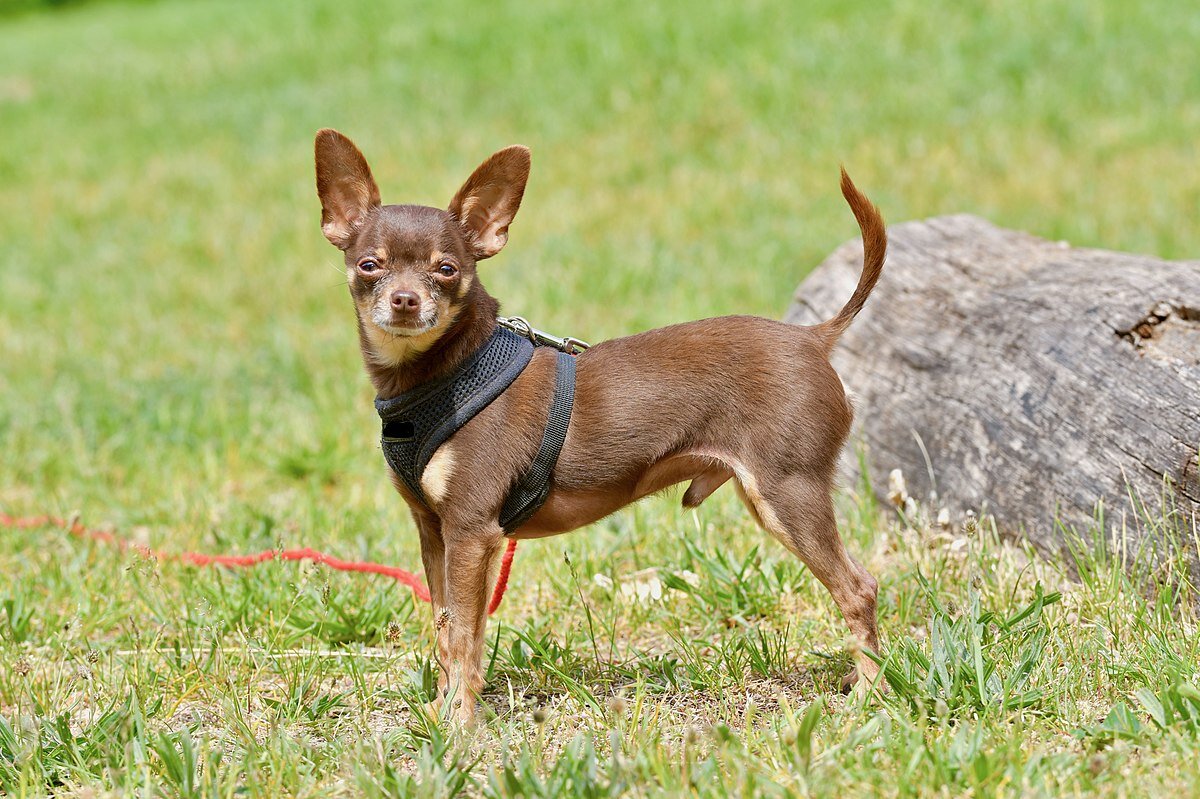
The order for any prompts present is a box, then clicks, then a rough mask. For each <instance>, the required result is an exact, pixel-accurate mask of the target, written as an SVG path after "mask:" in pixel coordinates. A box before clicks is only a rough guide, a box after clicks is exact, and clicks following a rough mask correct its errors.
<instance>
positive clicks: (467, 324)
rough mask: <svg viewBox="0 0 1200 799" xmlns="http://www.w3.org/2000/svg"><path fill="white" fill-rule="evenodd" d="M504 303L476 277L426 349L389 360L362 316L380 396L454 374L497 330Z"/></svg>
mask: <svg viewBox="0 0 1200 799" xmlns="http://www.w3.org/2000/svg"><path fill="white" fill-rule="evenodd" d="M499 310H500V303H499V302H498V301H497V300H496V299H495V298H494V297H492V296H491V295H490V294H488V293H487V291H485V290H484V288H483V286H481V285H479V282H478V281H476V282H475V285H474V286H472V287H471V290H470V295H469V296H468V297H466V298H465V302H464V304H463V306H462V308H461V310H460V311H459V312H458V315H457V316H456V317H455V318H454V320H453V321H452V322H451V323H450V325H449V326H448V327H447V328H446V329H445V331H443V332H442V333H441V335H439V336H438V337H437V338H436V339H435V340H434V341H433V342H432V343H431V344H429V345H428V346H427V347H425V348H424V349H418V348H417V347H414V348H413V351H412V352H411V354H410V355H409V356H408V357H406V358H405V359H404V360H402V361H400V362H398V363H387V362H385V361H383V360H382V359H381V358H380V355H379V353H377V352H376V351H375V349H374V345H373V344H372V342H371V341H370V339H369V338H368V336H367V333H366V331H365V330H364V328H363V324H364V323H363V321H362V319H359V320H358V338H359V344H360V346H361V347H362V353H363V363H364V364H365V365H366V367H367V375H368V376H369V377H370V379H371V384H372V385H373V386H375V393H376V395H377V396H378V397H379V398H380V399H391V398H392V397H395V396H398V395H400V394H403V393H404V392H405V391H408V390H410V389H413V388H416V387H417V386H419V385H421V384H422V383H426V382H428V381H430V380H436V379H437V378H439V377H442V376H444V375H447V374H450V373H451V372H453V371H454V370H455V369H457V368H458V367H459V365H461V364H462V363H463V362H464V361H465V360H467V358H470V357H471V356H472V355H473V354H474V353H475V352H476V351H477V350H478V349H479V348H480V347H482V346H483V345H484V344H486V343H487V340H488V339H489V338H491V336H492V333H493V332H495V330H496V313H497V311H499Z"/></svg>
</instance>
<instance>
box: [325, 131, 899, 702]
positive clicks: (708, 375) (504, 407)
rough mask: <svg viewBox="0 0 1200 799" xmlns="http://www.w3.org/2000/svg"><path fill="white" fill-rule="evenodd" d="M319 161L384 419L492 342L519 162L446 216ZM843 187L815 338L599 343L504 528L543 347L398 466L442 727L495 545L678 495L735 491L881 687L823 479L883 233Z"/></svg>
mask: <svg viewBox="0 0 1200 799" xmlns="http://www.w3.org/2000/svg"><path fill="white" fill-rule="evenodd" d="M315 149H316V177H317V194H318V196H319V197H320V200H321V209H322V210H321V229H322V231H323V233H324V235H325V237H326V238H327V239H328V240H329V241H330V242H331V243H332V244H333V245H334V246H335V247H337V248H338V249H339V250H341V251H342V253H343V256H344V260H345V265H346V277H347V281H348V283H349V287H350V294H351V297H352V298H353V300H354V306H355V309H356V312H357V322H358V336H359V341H360V344H361V348H362V355H363V360H364V363H365V365H366V370H367V373H368V375H369V377H370V380H371V383H372V384H373V385H374V388H375V390H376V392H377V394H378V397H379V400H377V404H378V403H379V402H386V401H388V400H389V399H390V398H395V397H400V396H410V395H412V394H413V393H414V392H416V393H420V392H421V391H422V390H424V388H423V387H425V386H431V385H437V384H438V383H439V381H443V382H444V381H446V380H447V379H449V376H452V375H454V374H456V370H460V369H462V368H463V365H464V364H465V363H467V362H469V361H470V359H471V358H472V357H473V356H474V355H475V354H476V353H477V352H480V351H481V348H484V347H485V345H486V344H487V343H488V342H489V341H490V340H491V339H492V337H493V336H494V335H495V334H496V331H497V327H496V326H497V311H498V310H499V304H498V302H497V301H496V300H495V299H494V298H493V297H492V296H491V295H490V294H488V292H487V290H486V289H485V288H484V286H483V283H482V282H481V280H480V277H479V273H478V271H477V270H478V264H479V262H480V261H483V260H484V259H486V258H490V257H492V256H494V255H496V254H497V253H499V252H500V251H501V250H502V249H503V248H504V245H505V244H506V243H507V242H508V232H509V226H510V225H511V224H512V222H513V219H514V217H515V216H516V213H517V209H518V208H519V207H520V204H521V199H522V197H523V195H524V192H525V185H526V181H527V179H528V177H529V168H530V152H529V150H528V149H527V148H525V147H522V146H519V145H514V146H511V147H506V148H504V149H502V150H500V151H498V152H496V153H495V154H493V155H492V156H491V157H490V158H488V159H487V160H486V161H484V162H483V163H482V164H481V165H480V166H479V167H478V168H477V169H476V170H475V171H474V173H472V174H471V176H470V177H469V178H468V179H467V181H466V182H465V183H464V184H463V185H462V187H461V188H460V189H459V190H458V192H457V193H456V194H455V195H454V197H453V199H452V200H451V201H450V204H449V206H448V207H447V208H446V209H445V210H442V209H439V208H431V207H426V206H419V205H383V204H382V203H381V200H380V193H379V188H378V186H377V185H376V183H375V179H374V178H373V176H372V174H371V170H370V167H369V166H368V165H367V161H366V159H365V158H364V157H363V155H362V153H361V152H360V151H359V149H358V148H357V147H356V146H355V145H354V143H353V142H351V141H350V139H348V138H347V137H345V136H344V135H342V134H341V133H338V132H337V131H334V130H330V129H324V130H321V131H320V132H318V133H317V136H316V148H315ZM841 189H842V194H843V196H844V197H845V199H846V201H847V203H848V204H849V205H850V209H851V211H852V212H853V213H854V216H855V218H856V219H857V221H858V224H859V227H860V229H861V232H862V240H863V247H864V258H863V270H862V274H861V277H860V278H859V282H858V285H857V287H856V288H855V290H854V292H853V294H852V295H851V297H850V298H849V300H848V301H847V303H846V305H845V307H843V308H842V309H841V310H840V311H839V312H838V313H837V314H836V315H835V316H834V317H833V318H831V319H829V320H828V321H825V322H823V323H821V324H818V325H814V326H808V327H801V326H796V325H789V324H784V323H782V322H777V321H773V320H770V319H764V318H758V317H752V316H729V317H722V318H715V319H705V320H702V321H695V322H687V323H684V324H676V325H672V326H669V327H664V328H659V329H656V330H650V331H648V332H644V333H639V334H636V335H632V336H628V337H624V338H617V339H613V340H610V341H605V342H602V343H599V344H597V345H595V346H593V347H591V348H590V349H587V350H586V351H585V352H583V353H582V354H580V355H578V357H576V358H574V363H573V364H572V366H573V368H574V396H573V400H572V404H571V406H570V417H569V424H567V425H566V433H565V439H564V440H563V441H562V442H561V449H560V451H559V452H558V455H557V460H556V461H555V462H554V463H553V469H552V473H551V475H550V477H549V480H548V490H547V491H546V493H545V496H544V497H543V501H542V502H541V504H540V505H538V506H537V509H536V512H534V513H533V514H532V515H531V516H530V517H529V518H528V519H526V520H524V521H522V522H521V523H520V524H519V526H517V527H516V528H515V529H512V528H510V529H508V530H506V529H505V527H504V526H503V525H501V523H500V521H499V518H500V514H501V510H502V508H503V507H504V505H505V501H506V498H507V497H508V496H509V494H510V492H512V491H513V487H514V485H515V484H517V483H518V482H519V481H520V480H521V477H522V475H523V474H525V473H526V472H527V471H528V470H529V469H530V465H531V463H532V462H533V461H534V459H535V458H537V457H539V452H540V451H541V449H542V445H543V443H544V440H545V439H546V438H547V437H548V433H547V430H548V423H547V420H548V415H551V414H553V411H552V410H548V409H549V408H551V406H552V404H553V403H554V402H555V400H556V396H557V394H556V392H557V390H558V389H557V387H556V386H557V384H556V378H557V377H558V374H559V373H558V372H557V371H556V369H558V368H559V367H558V365H557V361H558V360H559V359H560V358H561V357H562V356H560V355H559V353H557V352H555V351H554V350H553V349H552V348H549V347H539V348H537V349H536V351H534V352H533V354H532V356H531V357H529V360H528V363H527V364H526V365H525V366H524V368H523V370H522V371H520V373H519V375H517V376H516V377H515V379H513V380H512V382H511V384H509V385H507V387H506V388H505V389H504V390H503V391H502V392H501V393H499V395H498V396H496V397H495V398H494V399H491V400H490V402H489V403H488V404H487V405H486V407H483V408H482V409H481V410H478V412H477V413H476V414H475V415H474V416H473V417H472V418H470V419H469V421H467V422H466V423H465V424H463V425H462V426H461V427H459V428H458V429H457V431H456V432H453V434H452V435H450V436H449V438H447V439H446V440H445V442H444V443H441V444H440V445H438V447H437V449H436V452H434V453H433V454H432V456H431V457H429V458H428V461H427V463H426V464H425V465H424V468H423V470H422V471H421V473H420V476H419V481H417V482H414V481H413V479H409V480H405V479H401V476H400V475H398V474H397V471H396V469H395V468H394V467H393V468H392V469H391V477H392V482H393V483H394V485H395V487H396V490H397V491H399V493H400V494H401V495H402V496H403V497H404V499H405V501H406V502H407V503H408V506H409V508H410V510H411V512H412V516H413V519H414V520H415V522H416V526H417V529H418V531H419V535H420V542H421V559H422V563H423V566H424V570H425V575H426V578H427V580H428V582H429V591H430V595H431V599H432V606H433V613H434V619H435V628H436V638H437V647H436V649H437V658H438V662H439V664H440V666H441V673H440V676H439V696H438V698H437V699H436V700H435V701H434V704H435V705H436V706H437V707H438V708H440V709H441V710H442V712H446V710H447V709H446V708H445V707H444V703H445V702H447V701H448V702H449V703H450V707H449V713H448V715H449V717H450V718H452V719H454V720H456V721H458V722H464V723H465V722H469V721H471V720H472V719H473V718H474V715H475V713H476V707H477V703H478V697H479V693H480V691H481V690H482V688H483V672H482V670H481V668H482V666H481V663H482V657H483V648H484V628H485V624H486V622H487V612H486V606H487V600H488V592H489V588H490V586H491V582H492V578H493V576H494V571H495V565H496V563H497V556H498V555H499V553H500V551H501V549H502V548H503V547H504V545H505V541H506V537H515V538H518V539H528V538H539V537H543V536H550V535H557V534H559V533H565V532H569V531H571V530H574V529H577V528H579V527H582V526H584V525H587V524H590V523H591V522H594V521H597V520H598V519H601V518H603V517H605V516H607V515H609V514H610V513H613V512H614V511H616V510H618V509H620V508H622V507H624V506H626V505H628V504H630V503H632V502H635V501H637V500H638V499H641V498H642V497H645V496H648V495H650V494H654V493H656V492H659V491H662V490H663V489H665V488H667V487H669V486H672V485H675V484H677V483H683V482H688V483H689V485H688V487H687V489H686V490H685V491H684V494H683V506H684V507H685V508H694V507H696V506H698V505H699V504H700V503H701V502H703V501H704V500H705V499H706V498H707V497H708V496H709V495H710V494H712V493H713V492H714V491H715V490H716V489H717V488H718V487H720V486H721V485H722V484H724V483H725V482H727V481H729V480H731V479H732V481H733V483H734V486H735V487H736V489H737V491H738V494H739V495H740V497H741V499H742V501H743V502H744V503H745V505H746V507H747V508H748V509H749V512H750V514H751V516H752V517H753V518H754V520H755V522H757V523H758V525H759V526H760V527H762V528H763V529H765V530H766V531H767V532H768V533H770V534H771V535H773V536H774V537H775V538H777V539H778V540H779V541H780V542H781V543H782V544H783V545H784V546H785V547H786V548H787V549H788V550H789V551H791V552H792V553H793V554H794V555H796V556H797V557H798V558H800V559H801V560H802V561H803V562H804V563H805V564H806V565H807V566H808V568H809V569H810V570H811V571H812V573H813V574H814V575H815V576H816V578H817V579H818V580H820V581H821V583H822V584H824V586H825V587H826V589H828V591H829V593H830V594H831V595H832V597H833V600H834V602H835V603H836V605H837V607H838V609H839V610H840V611H841V613H842V616H843V617H844V619H845V621H846V623H847V625H848V626H849V628H850V632H851V633H852V635H853V636H854V638H855V639H856V640H857V643H858V647H859V649H858V654H857V668H856V669H855V670H854V671H852V672H851V674H850V675H848V677H847V680H848V681H850V682H853V681H854V680H857V681H858V682H859V684H860V686H867V687H869V686H871V685H879V684H880V680H879V667H878V665H877V664H876V662H875V660H873V659H872V658H871V657H869V656H868V652H878V651H879V637H878V632H877V627H876V596H877V593H878V585H877V583H876V581H875V579H874V578H873V577H872V576H871V575H870V574H869V573H868V572H867V571H866V569H864V568H863V567H862V566H861V565H860V564H859V563H858V562H857V561H856V560H855V559H854V558H853V557H851V556H850V555H849V554H848V553H847V552H846V549H845V547H844V546H843V544H842V540H841V537H840V536H839V534H838V529H837V523H836V519H835V517H834V508H833V501H832V491H833V487H834V473H835V468H836V464H837V462H838V457H839V454H840V452H841V450H842V447H843V445H844V443H845V441H846V438H847V435H848V434H849V431H850V425H851V419H852V408H851V405H850V402H849V401H848V399H847V397H846V394H845V391H844V389H843V386H842V382H841V380H840V379H839V377H838V375H837V373H836V372H835V371H834V370H833V367H832V366H831V365H830V363H829V357H830V353H831V351H832V349H833V347H834V345H835V344H836V342H837V341H838V338H839V336H840V335H841V334H842V333H843V332H844V331H845V330H846V328H847V327H848V326H849V325H850V323H851V321H852V320H853V319H854V317H855V315H856V314H857V313H858V312H859V310H860V309H861V308H862V307H863V304H864V303H865V302H866V300H867V297H868V296H869V295H870V293H871V291H872V289H873V288H874V287H875V284H876V282H877V281H878V279H879V275H880V273H881V271H882V269H883V263H884V257H885V253H886V250H887V234H886V230H885V227H884V223H883V219H882V217H881V216H880V213H879V211H878V209H877V208H876V207H875V206H874V205H872V203H871V202H870V201H869V200H868V199H867V198H866V197H865V196H864V195H863V194H861V193H860V192H859V191H858V189H857V188H855V186H854V184H853V182H851V180H850V178H849V177H848V176H847V174H846V172H845V170H842V174H841ZM388 440H389V439H388V435H387V428H386V425H385V432H384V441H385V444H386V442H387V441H388ZM389 463H390V461H389Z"/></svg>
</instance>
